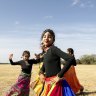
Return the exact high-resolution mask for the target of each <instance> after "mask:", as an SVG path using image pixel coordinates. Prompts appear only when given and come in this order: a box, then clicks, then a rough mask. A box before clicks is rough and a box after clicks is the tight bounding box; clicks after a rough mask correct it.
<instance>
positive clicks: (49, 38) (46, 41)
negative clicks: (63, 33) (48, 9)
mask: <svg viewBox="0 0 96 96" xmlns="http://www.w3.org/2000/svg"><path fill="white" fill-rule="evenodd" d="M42 43H43V44H44V46H45V47H50V46H51V45H52V44H53V43H54V40H53V36H52V35H51V34H50V33H49V32H46V33H45V34H44V35H43V38H42Z"/></svg>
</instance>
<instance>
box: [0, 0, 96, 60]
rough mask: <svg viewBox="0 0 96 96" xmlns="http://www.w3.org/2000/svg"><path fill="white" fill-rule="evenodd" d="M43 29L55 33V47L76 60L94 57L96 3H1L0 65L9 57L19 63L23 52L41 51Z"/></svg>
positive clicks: (41, 0)
mask: <svg viewBox="0 0 96 96" xmlns="http://www.w3.org/2000/svg"><path fill="white" fill-rule="evenodd" d="M46 28H51V29H52V30H54V32H55V34H56V42H55V45H56V46H58V47H59V48H61V49H62V50H63V51H65V52H66V49H67V48H69V47H72V48H73V49H74V50H75V56H76V58H80V57H81V56H82V55H84V54H89V55H90V54H96V0H0V62H9V61H8V55H9V54H10V53H13V54H14V58H13V59H14V60H20V59H21V55H22V52H23V51H24V50H29V51H30V52H31V54H32V55H31V56H33V54H34V53H38V52H41V50H40V47H39V44H40V36H41V34H42V32H43V31H44V30H45V29H46Z"/></svg>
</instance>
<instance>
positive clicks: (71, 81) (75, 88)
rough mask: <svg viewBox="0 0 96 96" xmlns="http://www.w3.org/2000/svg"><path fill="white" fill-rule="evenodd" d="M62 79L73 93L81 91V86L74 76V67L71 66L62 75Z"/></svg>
mask: <svg viewBox="0 0 96 96" xmlns="http://www.w3.org/2000/svg"><path fill="white" fill-rule="evenodd" d="M64 78H65V79H66V81H67V82H68V84H69V85H70V87H71V88H72V90H73V91H74V93H77V92H78V91H79V90H81V89H82V90H83V86H82V85H81V84H80V83H79V80H78V78H77V76H76V71H75V67H74V66H71V67H70V69H69V70H68V71H67V72H66V73H65V74H64Z"/></svg>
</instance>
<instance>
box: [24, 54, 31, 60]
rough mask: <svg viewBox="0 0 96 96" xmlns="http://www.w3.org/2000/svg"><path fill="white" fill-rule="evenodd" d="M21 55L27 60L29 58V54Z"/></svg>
mask: <svg viewBox="0 0 96 96" xmlns="http://www.w3.org/2000/svg"><path fill="white" fill-rule="evenodd" d="M22 57H23V60H25V61H27V60H29V57H30V56H29V55H28V54H25V55H24V56H22Z"/></svg>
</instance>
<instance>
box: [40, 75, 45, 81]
mask: <svg viewBox="0 0 96 96" xmlns="http://www.w3.org/2000/svg"><path fill="white" fill-rule="evenodd" d="M39 78H40V81H41V82H42V83H44V82H45V76H44V74H40V75H39Z"/></svg>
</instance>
